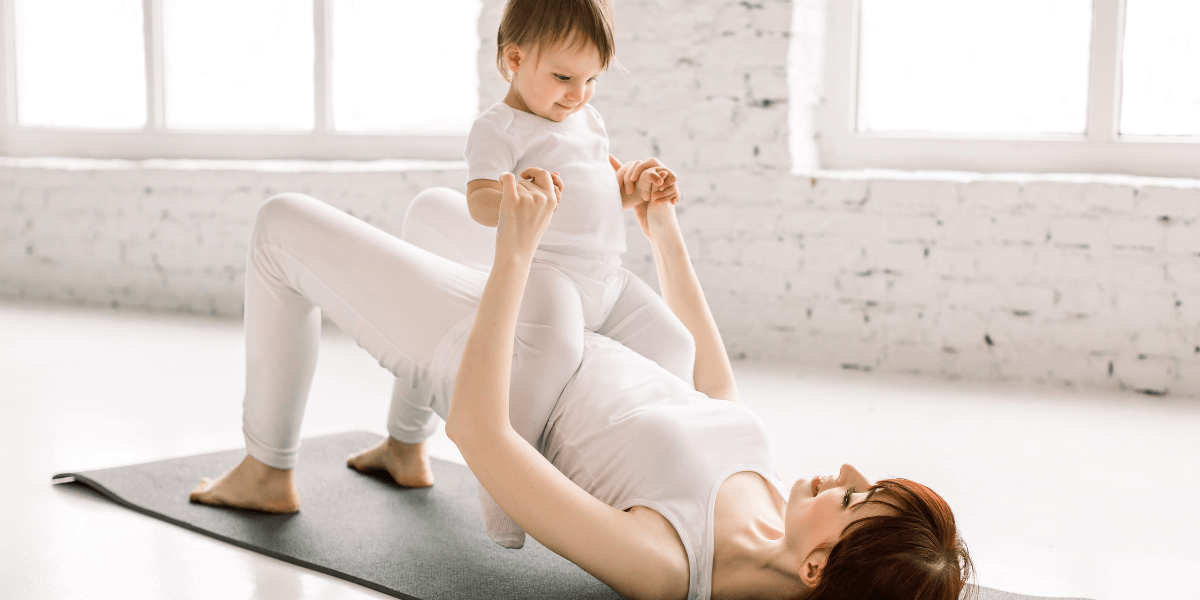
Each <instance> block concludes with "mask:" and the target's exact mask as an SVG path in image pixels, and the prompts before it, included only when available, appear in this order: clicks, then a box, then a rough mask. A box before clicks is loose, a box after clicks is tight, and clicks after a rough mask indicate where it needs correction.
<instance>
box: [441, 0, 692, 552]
mask: <svg viewBox="0 0 1200 600" xmlns="http://www.w3.org/2000/svg"><path fill="white" fill-rule="evenodd" d="M612 31H613V22H612V14H611V8H610V6H609V4H608V2H606V1H605V0H552V1H547V0H510V1H509V2H508V4H507V6H506V7H505V9H504V16H503V18H502V20H501V23H500V31H499V34H498V35H497V57H496V58H497V66H498V68H499V69H500V73H501V75H503V76H504V78H505V79H506V80H507V81H509V82H510V84H511V85H510V87H509V89H508V94H507V96H505V98H504V101H503V102H498V103H496V104H495V105H493V106H492V107H491V108H489V109H487V110H486V111H485V112H484V113H483V114H482V115H481V116H480V117H479V118H478V119H476V120H475V123H474V125H473V126H472V127H471V133H470V135H469V136H468V138H467V147H466V153H465V154H466V159H467V181H468V183H467V204H468V208H469V210H470V213H471V217H472V218H474V219H475V220H476V221H478V222H479V223H482V224H484V225H487V226H490V227H495V226H496V223H497V220H498V218H499V211H500V197H501V184H500V178H501V176H502V175H505V174H507V173H514V174H519V177H520V180H518V181H517V185H525V186H529V187H533V186H534V185H535V184H534V183H533V182H532V181H531V179H532V177H531V173H532V172H533V171H530V169H543V170H545V171H548V172H550V173H551V174H552V181H553V184H554V188H555V192H556V193H558V194H559V204H558V209H557V210H556V211H555V213H554V218H553V220H552V221H551V222H550V227H549V229H548V230H547V231H546V233H545V235H544V236H543V237H542V243H541V244H540V245H539V246H538V250H537V253H536V254H535V256H534V262H533V266H532V268H531V270H530V273H529V282H528V284H527V287H526V292H525V298H524V301H523V304H522V306H521V312H520V315H519V317H518V320H519V324H518V327H517V336H516V337H517V339H516V350H517V352H516V353H515V354H514V361H513V374H512V389H511V395H510V397H511V399H512V400H511V404H510V412H511V421H512V426H513V428H514V429H515V430H516V431H517V433H518V434H520V435H521V436H522V437H523V438H525V440H526V441H528V442H529V443H530V444H533V445H534V447H536V448H538V449H539V450H540V449H541V447H542V446H541V436H542V433H543V430H544V429H545V427H546V421H547V419H548V418H549V416H550V413H551V410H552V409H553V408H554V405H555V403H556V402H557V400H558V397H559V395H560V394H561V393H562V391H563V388H564V387H566V385H567V382H568V381H569V380H570V378H571V377H572V376H573V375H574V374H575V371H576V370H577V369H578V368H579V365H580V362H581V360H582V358H583V333H584V329H587V330H590V331H594V332H596V333H599V334H601V335H605V336H608V337H609V338H612V339H614V340H616V341H619V342H621V343H622V344H624V345H625V346H628V347H629V348H630V349H632V350H634V351H636V352H638V353H639V354H641V355H642V356H645V357H647V358H649V359H651V360H653V361H655V362H656V363H658V364H659V365H660V366H661V367H663V368H665V369H667V370H668V371H670V372H672V373H674V374H675V375H677V376H679V377H680V378H682V379H683V380H684V381H687V382H689V383H690V382H692V369H693V364H694V362H695V343H694V341H693V339H692V337H691V335H690V334H689V333H688V331H687V329H686V328H685V327H684V326H683V324H682V323H680V321H679V319H678V318H676V317H675V315H674V314H673V313H672V312H671V310H670V308H668V307H667V305H666V303H665V302H664V301H663V300H662V298H661V297H659V296H658V294H656V293H654V291H653V290H651V289H650V287H649V286H647V285H646V284H645V283H644V282H642V281H641V280H640V279H639V278H638V277H637V276H635V275H633V274H632V273H631V272H629V271H628V270H626V269H624V268H622V267H621V258H620V255H621V253H622V252H624V251H625V221H624V217H623V215H622V211H623V209H625V208H629V207H638V206H641V207H642V209H644V207H645V205H646V203H647V202H672V203H674V202H677V201H678V199H679V194H678V189H677V187H676V183H675V174H674V173H672V172H671V171H670V170H669V169H667V168H665V167H663V166H662V165H661V163H659V162H658V161H657V159H650V160H647V161H633V162H630V163H627V164H624V165H622V164H621V163H620V162H619V161H617V159H615V158H613V157H612V156H611V155H610V154H609V153H608V134H607V133H606V131H605V128H604V121H603V120H602V119H601V118H600V113H599V112H597V111H596V109H595V108H593V107H592V106H591V105H590V104H588V101H589V100H591V98H592V94H593V93H595V89H596V78H597V77H598V76H599V75H600V74H601V73H603V72H604V71H605V70H606V68H607V67H608V65H609V63H610V62H611V61H612V60H613V55H614V43H613V33H612ZM526 178H529V180H527V179H526ZM614 376H616V374H614ZM479 495H480V502H481V505H482V506H481V507H482V512H483V519H484V525H485V528H486V529H487V532H488V535H489V536H490V537H491V538H492V540H493V541H495V542H496V543H498V544H500V545H502V546H505V547H509V548H519V547H521V546H522V545H523V544H524V541H525V532H524V531H522V530H521V529H520V528H519V527H518V526H517V525H516V523H514V522H512V520H511V519H509V518H508V516H507V515H506V514H504V512H503V511H502V510H501V509H500V507H499V506H498V505H496V503H495V502H494V501H493V500H492V499H491V497H490V496H488V495H487V492H486V491H484V489H483V487H482V486H481V487H480V488H479Z"/></svg>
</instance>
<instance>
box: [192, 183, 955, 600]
mask: <svg viewBox="0 0 1200 600" xmlns="http://www.w3.org/2000/svg"><path fill="white" fill-rule="evenodd" d="M521 176H522V178H525V179H523V180H521V181H517V180H516V179H515V178H514V177H513V176H512V175H511V174H506V175H505V176H503V177H502V185H503V197H502V201H501V213H500V221H499V225H498V228H497V230H496V241H495V256H494V259H493V262H492V268H491V271H490V274H484V273H483V272H481V271H478V270H474V269H471V268H470V267H467V266H464V265H462V264H459V263H455V262H453V261H449V260H445V259H442V258H440V257H438V256H435V255H433V254H431V253H428V252H425V251H422V250H420V249H418V248H416V247H414V246H412V245H411V244H407V243H405V242H403V241H400V240H397V239H396V238H393V237H391V236H388V235H387V234H385V233H383V232H381V231H378V230H376V229H374V228H372V227H370V226H367V225H365V224H363V223H361V222H359V221H357V220H356V219H354V218H352V217H349V216H347V215H345V214H343V213H340V212H339V211H337V210H335V209H333V208H331V207H328V206H326V205H324V204H321V203H320V202H318V201H316V200H314V199H312V198H308V197H305V196H300V195H297V194H284V195H280V196H277V197H275V198H272V199H271V200H268V201H267V202H266V203H265V204H264V205H263V207H262V209H261V210H260V212H259V216H258V220H257V222H256V224H255V230H254V234H253V238H252V241H251V248H250V259H249V262H248V266H247V275H246V288H247V291H246V337H247V393H246V409H245V432H246V440H247V450H248V454H249V456H247V458H246V459H245V460H244V461H243V462H242V463H241V464H239V465H238V466H237V467H235V468H234V469H233V470H232V471H230V472H229V473H227V474H225V475H224V476H222V477H221V478H218V479H217V480H215V481H209V480H205V481H204V482H202V483H201V485H200V486H199V487H198V488H197V489H196V491H194V492H193V494H192V498H193V500H195V501H198V502H204V503H209V504H217V505H233V506H239V507H244V508H251V509H257V510H264V511H269V512H288V511H294V510H296V509H297V508H298V506H299V503H298V498H297V496H296V491H295V486H294V483H293V477H292V470H291V468H292V467H293V466H294V464H295V463H294V460H295V459H294V456H295V451H296V449H297V447H298V437H297V434H298V431H299V426H300V417H301V414H302V412H303V404H304V398H305V396H306V395H307V392H308V385H309V381H310V379H311V376H312V370H313V367H314V366H315V357H316V345H317V342H318V335H319V325H320V322H319V321H320V316H319V315H320V313H319V312H318V310H317V307H318V306H319V307H320V308H321V310H323V311H325V313H326V314H327V315H329V317H330V318H331V319H332V320H333V321H334V322H336V323H338V325H339V326H341V327H342V329H343V330H345V331H346V332H347V333H348V334H349V335H351V336H352V337H354V338H355V340H356V341H357V342H358V343H359V345H361V346H363V347H364V348H365V349H366V350H368V351H369V352H371V354H372V355H373V356H375V357H376V358H377V359H379V361H380V363H381V364H383V365H384V366H385V367H387V368H389V369H391V370H392V372H393V373H395V374H396V375H397V387H396V390H397V392H396V396H397V397H405V398H407V397H422V398H427V399H429V400H428V402H427V403H426V404H425V405H424V406H422V405H420V404H419V403H418V404H413V403H405V402H397V403H394V404H393V409H392V415H390V416H389V433H390V434H391V436H390V438H389V439H388V440H386V441H385V442H383V443H381V444H380V445H379V446H377V447H375V448H372V449H368V450H367V451H365V452H364V453H361V454H359V455H356V456H353V457H351V459H350V462H351V464H352V466H356V467H358V468H360V469H363V470H369V469H376V468H383V469H387V470H388V471H389V472H390V473H391V474H392V476H393V477H394V478H396V480H397V482H399V483H401V484H403V485H429V484H430V483H432V478H431V476H430V474H429V470H428V458H427V456H426V454H425V451H424V445H423V444H422V443H419V442H418V443H415V444H406V443H405V439H404V438H406V437H408V436H411V437H409V438H408V439H410V440H419V439H423V438H420V435H419V434H421V433H422V432H411V431H402V430H401V431H397V429H398V428H393V427H392V425H393V424H395V423H400V422H409V423H410V422H412V419H411V418H410V417H411V414H403V413H406V411H413V410H426V411H434V412H440V413H441V414H444V415H446V417H447V423H446V431H447V434H448V435H449V436H450V437H451V439H452V440H454V442H455V443H456V444H457V445H458V447H459V449H460V451H461V452H462V454H463V457H464V458H465V459H466V461H467V464H468V466H470V467H471V470H472V471H473V472H474V473H475V475H476V477H477V478H478V479H479V480H480V482H481V483H482V484H483V486H484V487H485V488H486V489H487V491H488V492H489V493H490V494H491V496H492V497H493V498H494V499H495V500H496V501H497V502H498V503H499V505H500V507H501V508H503V509H504V511H505V512H507V513H508V514H509V515H510V516H512V517H513V519H514V520H515V521H516V523H517V524H518V525H520V526H521V527H522V528H523V529H524V530H525V531H527V532H528V533H529V534H530V535H532V536H533V537H534V538H536V539H537V540H538V541H540V542H541V543H542V544H544V545H545V546H547V547H548V548H550V549H551V550H553V551H555V552H556V553H558V554H560V555H562V556H564V557H565V558H567V559H569V560H571V561H572V562H574V563H575V564H577V565H579V566H580V567H581V568H583V569H584V570H585V571H587V572H589V573H591V574H592V575H594V576H595V577H597V578H598V579H600V580H601V581H603V582H605V583H606V584H608V585H609V586H611V587H613V588H614V589H615V590H616V591H618V592H620V593H622V594H624V595H626V596H629V597H631V598H689V599H694V598H709V597H712V598H739V597H774V598H814V599H816V598H857V599H863V598H906V599H908V598H938V599H942V598H944V599H946V600H950V599H957V598H958V597H959V594H960V592H961V590H962V588H963V585H964V583H965V581H966V579H967V577H968V576H969V574H970V560H969V557H968V556H967V553H966V549H965V547H964V546H963V545H962V543H961V541H960V540H958V538H957V533H956V530H955V526H954V518H953V515H952V514H951V512H950V510H949V507H948V506H946V504H945V502H944V501H943V500H942V499H941V498H940V497H939V496H937V494H935V493H933V492H932V491H931V490H929V489H928V488H926V487H924V486H922V485H920V484H917V483H914V482H909V481H906V480H887V481H882V482H879V483H873V482H871V481H870V480H869V479H867V478H866V477H865V476H864V475H862V474H861V473H859V472H858V471H857V470H856V469H854V468H853V467H851V466H850V465H844V466H843V467H842V469H841V471H840V472H839V473H838V475H837V476H828V477H816V478H813V479H801V480H799V481H797V482H795V483H794V484H793V485H792V486H791V488H790V489H788V488H786V487H785V486H784V485H783V483H782V482H781V481H780V480H779V479H778V477H777V471H776V469H775V465H774V462H773V457H772V453H771V449H770V446H769V442H768V440H767V437H766V432H765V429H764V427H763V425H762V423H761V422H760V421H759V420H758V419H757V418H756V417H755V416H754V415H753V414H752V413H750V412H749V411H748V410H747V409H745V408H744V407H743V406H741V405H740V404H739V403H738V395H737V388H736V385H735V383H734V381H733V377H732V369H731V368H730V365H729V360H728V357H727V356H726V354H725V351H724V347H723V345H722V343H721V339H720V335H719V334H718V333H717V329H716V325H715V324H714V323H713V320H712V316H711V314H710V313H709V310H708V307H707V304H706V303H705V300H704V297H703V294H702V292H701V290H700V286H699V283H698V281H697V279H696V276H695V273H694V272H693V270H692V269H691V265H690V262H689V260H688V256H687V250H686V248H685V246H684V243H683V236H682V234H681V232H680V230H679V225H678V222H677V221H676V219H675V212H674V206H673V205H672V204H670V203H667V202H658V203H648V204H645V205H642V206H639V207H637V208H636V209H635V210H636V211H637V217H638V221H639V223H640V224H641V227H642V231H643V233H644V234H645V235H646V236H647V238H648V239H649V240H650V242H651V244H652V246H653V249H654V256H655V264H656V266H657V269H658V274H659V280H660V283H661V286H662V290H663V297H664V299H665V300H666V302H667V304H668V305H669V306H670V307H671V309H672V311H674V312H675V314H676V315H677V316H678V317H679V319H680V320H681V321H682V322H683V324H684V325H685V326H686V327H687V329H688V331H689V332H691V334H692V336H693V337H694V339H695V343H696V344H695V345H696V367H695V374H694V375H695V377H694V378H695V389H694V390H693V389H690V387H689V386H688V385H687V384H685V383H684V382H682V381H681V380H680V379H679V378H678V377H674V376H672V375H670V374H669V373H667V372H666V371H663V370H662V369H661V368H660V367H658V366H657V365H655V364H654V363H652V362H650V361H648V360H646V359H644V358H642V357H641V356H639V355H637V354H636V353H634V352H632V351H630V350H628V349H625V348H624V347H622V346H620V345H619V344H616V343H615V342H611V341H610V340H608V339H607V338H604V337H602V336H598V335H595V334H590V335H589V336H588V337H587V344H586V351H585V354H584V360H583V363H582V365H581V366H580V368H579V371H578V372H577V374H576V376H575V378H574V379H573V380H572V382H571V383H570V384H568V386H567V389H566V390H564V391H563V394H562V397H561V398H560V400H559V404H558V405H557V406H556V407H555V409H554V412H553V414H552V415H551V417H550V420H549V422H548V423H547V425H546V430H545V432H544V434H543V440H542V443H541V447H540V448H539V449H540V451H541V452H539V451H538V449H534V448H533V447H531V446H530V445H529V444H528V443H525V442H524V440H523V439H521V437H520V436H518V435H517V434H516V433H515V431H514V430H513V429H512V427H511V424H510V421H509V374H510V372H511V365H512V361H513V360H514V357H515V359H516V360H520V359H521V353H522V352H525V351H530V349H527V348H523V347H522V345H521V344H520V343H519V337H520V336H519V334H518V325H517V322H516V321H517V313H518V309H519V307H520V305H521V301H522V296H523V293H524V288H525V281H526V276H527V274H528V272H529V268H530V263H531V260H532V254H533V252H534V250H535V248H536V247H537V243H538V240H539V239H540V236H541V234H542V232H544V231H545V228H546V225H547V223H548V222H549V220H550V217H551V216H552V214H553V212H554V208H555V206H556V204H557V201H558V196H557V193H556V190H555V186H554V183H553V181H552V179H551V176H550V174H549V173H547V172H545V171H543V170H540V169H529V170H527V171H525V172H524V173H522V174H521ZM459 198H461V196H459ZM427 201H428V197H425V198H420V197H419V198H418V199H417V200H414V203H415V204H416V203H425V202H427ZM448 202H453V199H452V198H451V199H450V200H448ZM459 202H461V200H459ZM414 208H416V207H415V206H414ZM461 212H462V213H463V216H464V217H465V212H466V211H465V210H462V211H461ZM466 218H467V219H469V217H466ZM410 226H411V224H406V228H407V227H410ZM441 231H443V232H446V234H447V235H448V236H450V237H451V238H453V236H454V235H455V234H454V233H453V232H454V231H457V230H456V229H453V227H451V228H445V229H441ZM453 245H454V244H452V243H451V244H448V246H453ZM481 290H482V293H480V291H481ZM414 306H416V307H417V308H414ZM464 333H465V334H466V335H465V343H460V340H462V339H464ZM514 338H516V339H518V343H517V344H515V345H514ZM459 348H461V365H462V368H457V367H458V364H456V356H458V354H457V352H458V349H459ZM451 369H453V370H451ZM451 372H456V373H457V375H456V376H455V379H454V384H453V390H452V391H450V390H448V389H447V388H448V387H449V386H447V385H445V382H447V381H448V380H449V377H448V376H447V374H448V373H451ZM451 394H452V398H453V400H452V401H448V400H446V398H449V397H451ZM716 399H719V400H716ZM447 404H448V406H446V405H447ZM400 417H403V418H400Z"/></svg>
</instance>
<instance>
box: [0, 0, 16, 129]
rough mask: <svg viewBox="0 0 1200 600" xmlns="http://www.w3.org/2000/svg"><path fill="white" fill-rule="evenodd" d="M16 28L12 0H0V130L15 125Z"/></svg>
mask: <svg viewBox="0 0 1200 600" xmlns="http://www.w3.org/2000/svg"><path fill="white" fill-rule="evenodd" d="M16 30H17V25H16V22H15V21H14V20H13V0H0V132H4V131H5V130H7V129H9V128H15V127H16V125H17V110H16V109H17V102H16V99H17V86H16V77H15V75H16V74H15V72H14V71H15V69H16V64H17V60H16V54H15V52H16V44H15V42H14V41H13V39H14V37H15V36H16Z"/></svg>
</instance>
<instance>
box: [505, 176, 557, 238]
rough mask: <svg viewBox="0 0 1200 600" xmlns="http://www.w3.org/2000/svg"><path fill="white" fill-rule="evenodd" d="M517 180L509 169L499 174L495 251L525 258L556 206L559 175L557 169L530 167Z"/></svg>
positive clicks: (541, 233)
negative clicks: (498, 209)
mask: <svg viewBox="0 0 1200 600" xmlns="http://www.w3.org/2000/svg"><path fill="white" fill-rule="evenodd" d="M521 178H522V179H521V180H520V181H518V180H517V178H516V177H515V176H513V174H512V173H505V174H503V175H501V176H500V185H501V198H500V219H499V221H498V222H497V224H496V227H497V230H496V254H497V256H499V255H501V254H502V253H504V254H506V255H508V256H517V257H522V258H529V257H532V256H533V251H534V250H535V249H536V248H537V245H538V242H539V241H541V239H542V235H543V234H544V233H545V232H546V228H547V227H548V226H549V225H550V219H551V217H553V216H554V211H555V210H556V209H557V208H558V201H559V197H560V195H561V192H562V188H563V185H562V179H560V178H559V176H558V173H548V172H547V171H546V170H545V169H538V168H535V167H530V168H528V169H525V170H524V171H522V172H521Z"/></svg>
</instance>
